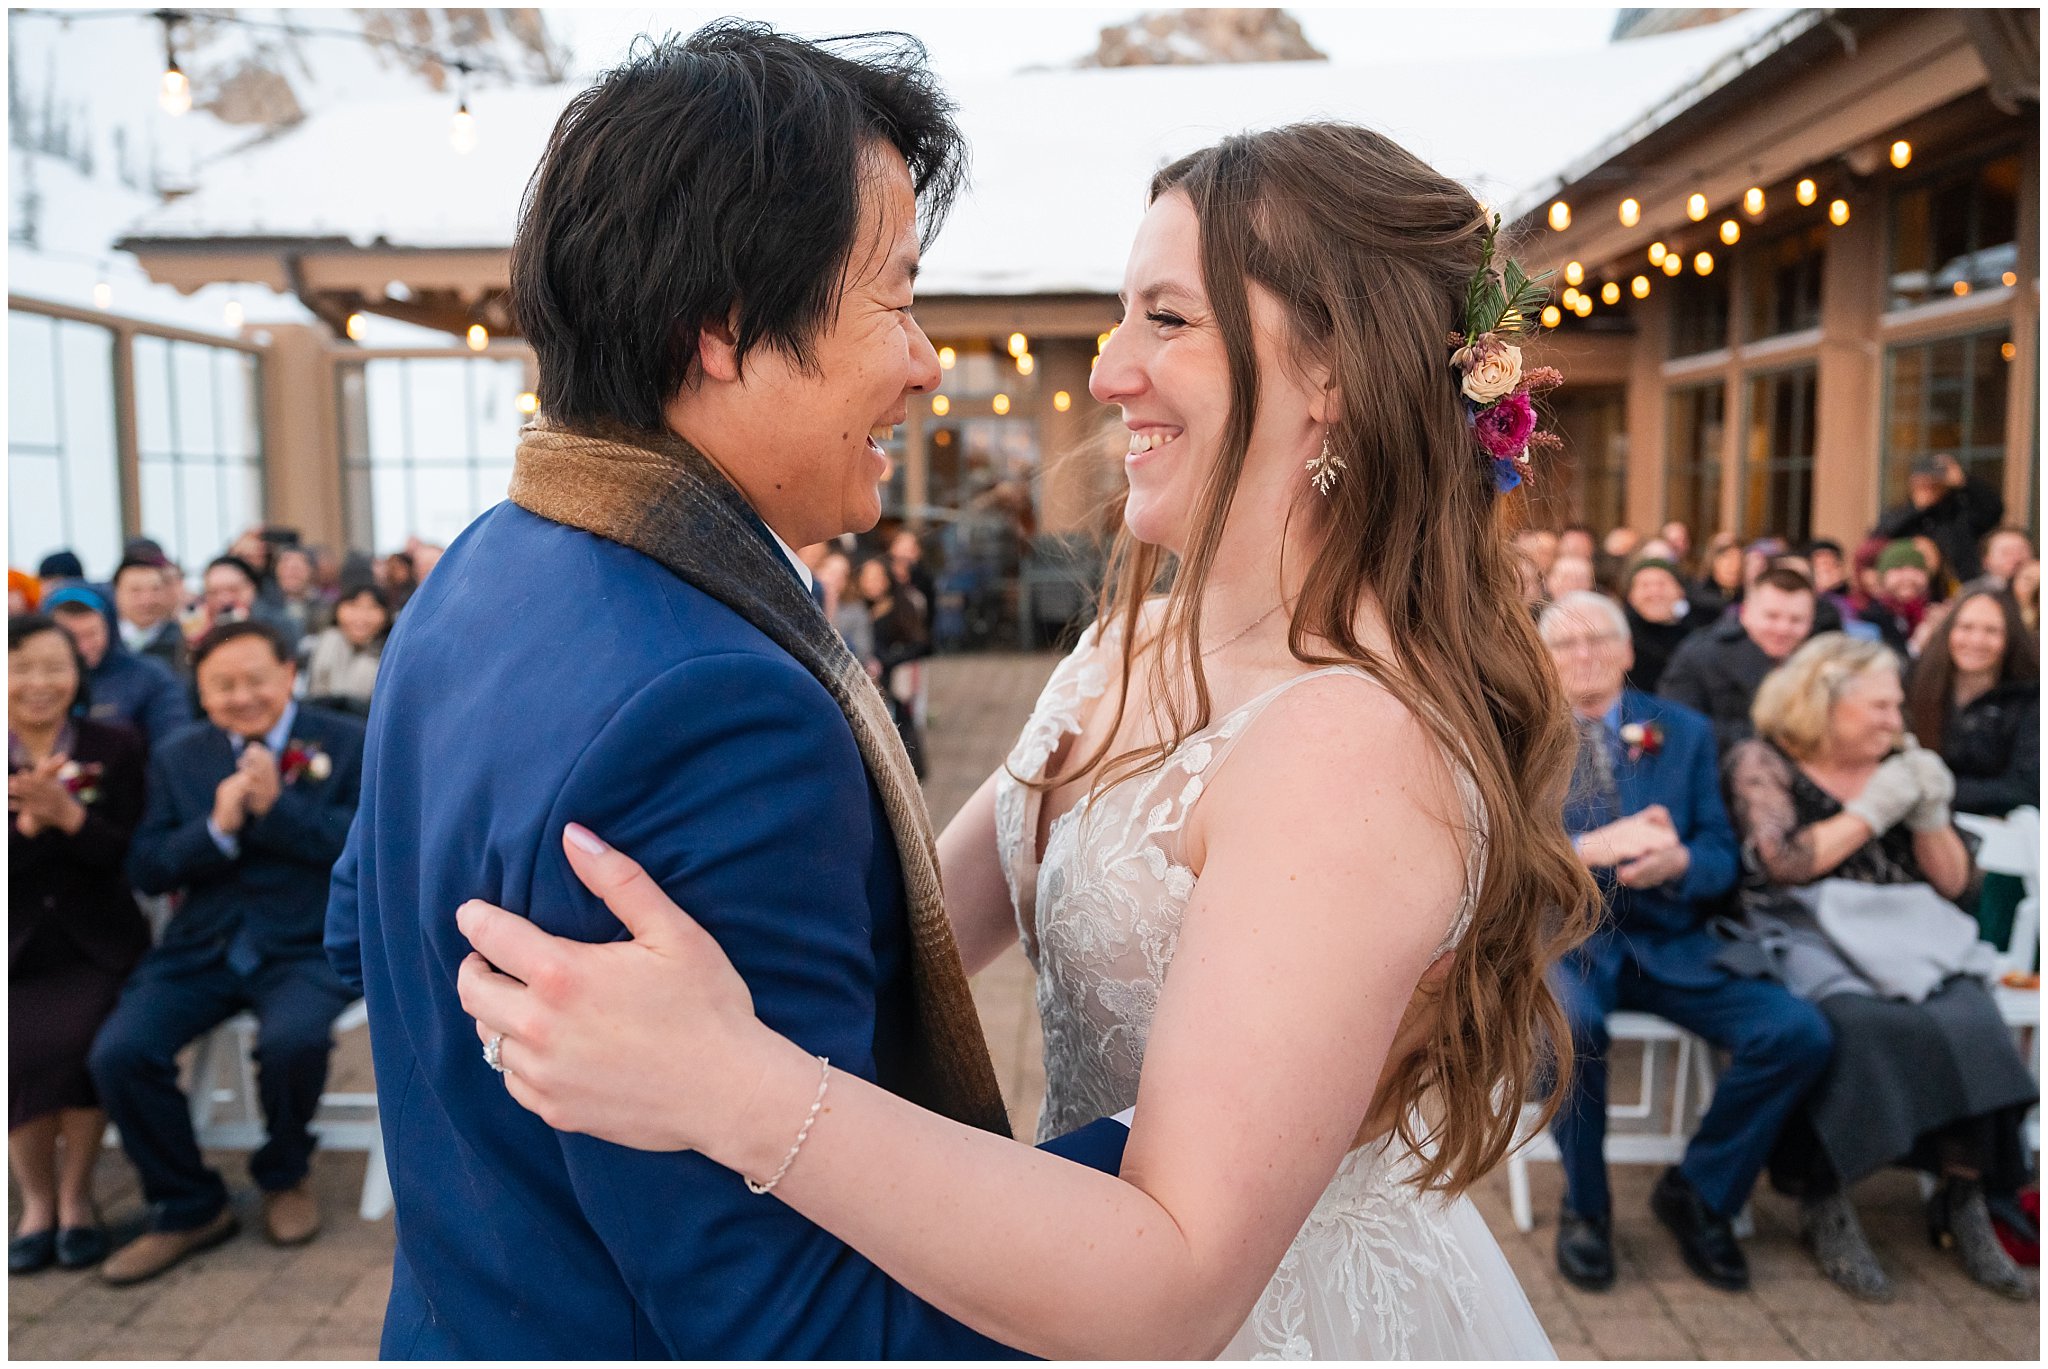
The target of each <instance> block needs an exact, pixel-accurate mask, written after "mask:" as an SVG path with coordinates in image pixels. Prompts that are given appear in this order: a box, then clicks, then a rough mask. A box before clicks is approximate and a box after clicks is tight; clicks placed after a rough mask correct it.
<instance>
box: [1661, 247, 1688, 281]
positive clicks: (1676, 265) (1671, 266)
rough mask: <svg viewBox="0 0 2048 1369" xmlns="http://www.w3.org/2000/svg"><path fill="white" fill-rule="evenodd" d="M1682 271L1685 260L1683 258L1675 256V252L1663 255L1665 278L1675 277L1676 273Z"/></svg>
mask: <svg viewBox="0 0 2048 1369" xmlns="http://www.w3.org/2000/svg"><path fill="white" fill-rule="evenodd" d="M1684 269H1685V258H1684V257H1681V256H1679V255H1678V254H1677V253H1676V252H1670V253H1666V254H1665V257H1664V274H1665V275H1667V276H1675V275H1677V274H1678V273H1679V272H1680V271H1683V270H1684Z"/></svg>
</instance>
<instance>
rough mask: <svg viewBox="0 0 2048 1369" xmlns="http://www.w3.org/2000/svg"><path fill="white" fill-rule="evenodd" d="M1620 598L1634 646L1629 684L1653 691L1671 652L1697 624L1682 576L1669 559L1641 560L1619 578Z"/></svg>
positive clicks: (1649, 691)
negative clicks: (1620, 585)
mask: <svg viewBox="0 0 2048 1369" xmlns="http://www.w3.org/2000/svg"><path fill="white" fill-rule="evenodd" d="M1622 598H1623V601H1624V604H1623V606H1624V608H1625V609H1626V610H1627V612H1628V635H1629V643H1630V645H1631V646H1632V647H1633V648H1634V659H1633V661H1632V662H1631V663H1630V665H1629V668H1628V683H1629V687H1630V688H1631V689H1639V690H1641V691H1642V692H1643V693H1645V694H1654V693H1656V692H1657V682H1658V681H1659V680H1661V679H1663V677H1664V667H1665V666H1666V665H1667V664H1669V663H1670V661H1671V653H1672V652H1674V651H1676V650H1678V644H1679V643H1680V642H1683V641H1684V640H1685V639H1686V638H1687V637H1689V636H1691V635H1692V634H1693V632H1694V631H1695V630H1696V629H1698V628H1699V627H1700V626H1701V623H1700V620H1699V618H1698V617H1697V616H1696V615H1695V614H1694V613H1693V612H1692V605H1691V604H1689V603H1687V602H1686V598H1685V579H1684V577H1683V576H1681V575H1680V574H1679V572H1678V567H1677V566H1676V565H1675V564H1673V563H1672V562H1670V561H1658V560H1644V561H1638V562H1636V563H1635V564H1634V565H1633V566H1631V567H1629V570H1628V574H1627V576H1626V578H1624V579H1623V581H1622Z"/></svg>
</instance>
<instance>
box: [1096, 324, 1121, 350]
mask: <svg viewBox="0 0 2048 1369" xmlns="http://www.w3.org/2000/svg"><path fill="white" fill-rule="evenodd" d="M1114 332H1116V329H1114V328H1112V329H1110V330H1109V332H1108V333H1097V334H1096V335H1095V350H1096V352H1098V353H1100V352H1101V351H1102V349H1103V348H1105V347H1107V346H1109V338H1110V334H1111V333H1114Z"/></svg>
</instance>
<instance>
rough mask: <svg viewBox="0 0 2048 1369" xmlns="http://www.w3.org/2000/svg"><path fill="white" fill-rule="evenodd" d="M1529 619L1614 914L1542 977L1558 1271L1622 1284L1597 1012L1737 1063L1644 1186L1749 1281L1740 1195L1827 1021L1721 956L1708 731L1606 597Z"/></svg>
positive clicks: (1813, 1068) (1718, 822) (1797, 1093)
mask: <svg viewBox="0 0 2048 1369" xmlns="http://www.w3.org/2000/svg"><path fill="white" fill-rule="evenodd" d="M1538 631H1539V632H1541V634H1542V636H1543V640H1544V643H1545V644H1546V645H1547V646H1548V647H1549V648H1550V653H1551V658H1552V659H1553V660H1554V661H1556V663H1557V673H1558V678H1559V679H1560V681H1562V683H1563V685H1564V690H1565V697H1566V698H1567V699H1569V700H1570V702H1571V706H1572V711H1573V712H1574V713H1575V714H1576V715H1577V718H1578V721H1579V728H1580V737H1581V745H1580V750H1579V759H1578V763H1577V765H1576V766H1575V767H1574V769H1573V775H1572V785H1571V796H1570V798H1569V799H1568V800H1567V802H1566V806H1565V814H1564V820H1565V827H1566V829H1567V830H1568V831H1570V832H1571V833H1572V844H1573V846H1574V847H1575V848H1576V849H1577V850H1578V852H1579V858H1580V859H1581V860H1583V861H1585V863H1586V865H1587V866H1588V867H1589V868H1591V869H1592V871H1593V872H1594V875H1595V877H1596V878H1597V879H1598V880H1599V882H1600V886H1601V890H1602V892H1603V894H1604V896H1605V902H1606V916H1605V917H1604V918H1603V919H1602V920H1601V924H1600V928H1599V930H1598V931H1596V932H1595V933H1594V934H1593V935H1592V937H1590V938H1589V939H1588V940H1587V941H1586V942H1584V943H1583V944H1582V945H1580V946H1579V947H1578V948H1577V949H1576V950H1574V951H1572V952H1571V953H1569V954H1568V955H1566V956H1565V957H1564V959H1563V960H1562V961H1560V962H1559V963H1558V965H1557V967H1556V969H1555V970H1554V971H1553V975H1552V983H1553V984H1554V985H1555V987H1556V989H1557V993H1558V999H1559V1002H1560V1003H1561V1004H1562V1005H1563V1007H1564V1010H1565V1014H1566V1016H1567V1017H1568V1018H1569V1019H1570V1020H1571V1024H1572V1046H1573V1057H1574V1062H1575V1065H1574V1069H1573V1071H1572V1079H1571V1085H1570V1095H1569V1097H1568V1098H1567V1099H1566V1100H1565V1102H1564V1104H1563V1106H1562V1107H1560V1108H1559V1110H1558V1113H1557V1116H1556V1119H1555V1120H1554V1121H1553V1123H1552V1130H1553V1132H1554V1133H1555V1135H1556V1137H1557V1145H1558V1149H1559V1151H1560V1152H1562V1154H1563V1158H1564V1172H1565V1201H1564V1212H1563V1214H1562V1215H1561V1217H1560V1218H1559V1221H1558V1232H1557V1267H1558V1270H1559V1272H1560V1273H1562V1274H1563V1275H1564V1276H1565V1278H1566V1279H1567V1280H1569V1281H1570V1282H1571V1283H1573V1284H1576V1285H1577V1286H1579V1287H1581V1288H1591V1289H1600V1288H1606V1287H1608V1286H1609V1285H1610V1284H1612V1283H1613V1282H1614V1244H1613V1237H1612V1233H1611V1227H1610V1204H1609V1199H1608V1191H1607V1163H1606V1160H1605V1158H1604V1156H1603V1154H1602V1150H1603V1146H1604V1142H1605V1139H1606V1131H1607V1048H1608V1044H1609V1043H1608V1037H1607V1018H1608V1015H1609V1014H1611V1013H1613V1012H1616V1011H1617V1010H1630V1011H1638V1012H1650V1013H1655V1014H1656V1015H1657V1016H1659V1017H1662V1018H1666V1019H1668V1020H1669V1021H1671V1022H1674V1023H1676V1024H1677V1025H1678V1026H1680V1027H1683V1028H1684V1029H1685V1030H1687V1031H1690V1032H1693V1033H1695V1034H1697V1035H1699V1036H1702V1037H1704V1038H1705V1039H1706V1040H1707V1041H1709V1042H1710V1043H1712V1044H1713V1045H1714V1046H1715V1047H1717V1048H1718V1049H1721V1050H1725V1051H1728V1052H1729V1053H1730V1054H1731V1055H1732V1056H1733V1060H1732V1062H1731V1063H1730V1064H1729V1066H1728V1068H1727V1070H1726V1071H1725V1072H1724V1073H1723V1074H1722V1075H1721V1079H1720V1082H1719V1083H1718V1084H1716V1085H1715V1087H1714V1100H1713V1104H1712V1106H1710V1107H1709V1108H1708V1109H1707V1114H1706V1116H1705V1117H1703V1118H1702V1119H1701V1120H1700V1125H1699V1130H1698V1131H1697V1132H1696V1133H1695V1134H1694V1135H1693V1138H1692V1140H1691V1142H1690V1143H1689V1144H1688V1145H1687V1146H1686V1150H1685V1158H1684V1159H1682V1160H1681V1161H1680V1162H1679V1163H1678V1164H1677V1165H1676V1166H1675V1167H1673V1168H1671V1169H1668V1170H1666V1171H1665V1173H1664V1176H1663V1177H1662V1178H1661V1179H1660V1180H1659V1181H1658V1183H1657V1187H1656V1190H1655V1191H1654V1192H1653V1193H1652V1194H1651V1196H1650V1206H1651V1208H1652V1210H1653V1211H1655V1213H1656V1214H1657V1216H1658V1218H1659V1219H1660V1220H1662V1221H1663V1223H1664V1224H1665V1225H1666V1226H1667V1227H1669V1228H1670V1229H1671V1231H1672V1233H1673V1234H1674V1235H1675V1236H1676V1237H1677V1238H1678V1245H1679V1249H1680V1251H1681V1252H1682V1253H1683V1255H1684V1257H1685V1262H1686V1264H1687V1266H1688V1267H1690V1268H1691V1269H1692V1271H1693V1272H1694V1273H1695V1274H1697V1275H1698V1276H1699V1277H1700V1278H1702V1279H1704V1280H1705V1281H1706V1282H1708V1283H1710V1284H1712V1285H1714V1286H1715V1287H1717V1288H1725V1289H1741V1288H1746V1287H1748V1286H1749V1264H1748V1261H1747V1260H1745V1259H1744V1258H1743V1254H1742V1249H1741V1247H1740V1246H1738V1245H1737V1244H1736V1243H1735V1236H1734V1232H1733V1231H1732V1230H1731V1228H1730V1219H1731V1218H1733V1217H1734V1216H1735V1214H1736V1213H1738V1212H1740V1211H1741V1210H1742V1207H1743V1204H1744V1203H1746V1202H1748V1201H1749V1191H1750V1188H1751V1187H1752V1186H1753V1185H1754V1184H1755V1183H1756V1177H1757V1175H1758V1174H1759V1173H1761V1172H1762V1171H1763V1167H1764V1162H1765V1160H1766V1159H1767V1158H1768V1157H1769V1155H1770V1152H1771V1147H1772V1145H1773V1144H1774V1143H1775V1142H1776V1141H1777V1139H1778V1130H1779V1128H1780V1127H1781V1126H1782V1125H1783V1123H1784V1121H1785V1118H1786V1117H1787V1116H1788V1115H1789V1114H1790V1113H1791V1111H1792V1109H1793V1108H1794V1107H1795V1106H1796V1105H1797V1104H1798V1102H1799V1100H1800V1098H1801V1096H1802V1095H1804V1094H1805V1092H1806V1090H1807V1088H1808V1087H1809V1086H1810V1085H1811V1084H1812V1083H1813V1081H1814V1080H1815V1079H1816V1078H1818V1077H1819V1075H1820V1072H1821V1070H1822V1068H1823V1067H1824V1066H1826V1064H1827V1060H1828V1049H1829V1040H1828V1026H1827V1022H1826V1021H1825V1020H1824V1019H1823V1018H1822V1017H1821V1015H1820V1013H1819V1012H1817V1011H1816V1010H1815V1009H1814V1008H1813V1007H1812V1006H1811V1005H1809V1004H1805V1003H1801V1002H1800V1001H1799V1000H1798V999H1796V998H1794V997H1792V995H1791V994H1789V993H1787V992H1786V991H1785V990H1784V989H1783V988H1782V987H1780V986H1779V985H1776V984H1772V983H1769V982H1767V981H1761V980H1754V979H1743V978H1740V977H1738V976H1736V975H1734V974H1732V973H1730V972H1729V971H1727V970H1725V969H1723V968H1721V967H1720V966H1719V965H1718V964H1717V963H1716V957H1717V955H1718V954H1719V951H1720V946H1721V943H1720V942H1719V941H1717V940H1716V939H1715V938H1714V937H1713V936H1712V935H1711V934H1709V933H1708V931H1707V930H1706V927H1705V923H1706V920H1707V915H1708V914H1707V908H1708V905H1709V903H1710V902H1711V901H1712V900H1715V899H1718V898H1719V897H1720V896H1721V895H1723V894H1725V893H1727V892H1728V890H1729V889H1730V888H1732V887H1733V886H1734V883H1735V874H1736V868H1735V864H1736V861H1735V834H1734V833H1733V832H1732V831H1731V830H1730V829H1729V826H1728V815H1727V812H1726V811H1725V810H1724V809H1723V808H1722V806H1721V785H1720V767H1719V764H1718V758H1717V757H1716V754H1715V751H1714V730H1713V728H1712V727H1711V726H1709V725H1708V723H1707V720H1706V719H1705V718H1703V717H1701V716H1700V715H1699V714H1697V713H1695V712H1693V711H1692V710H1691V709H1688V708H1684V707H1681V706H1679V705H1677V704H1673V703H1667V702H1665V701H1663V700H1661V699H1655V698H1652V697H1651V696H1649V695H1647V694H1644V693H1642V692H1641V691H1640V690H1635V689H1630V688H1628V687H1627V686H1626V684H1625V683H1624V680H1625V676H1626V672H1627V670H1628V666H1629V657H1630V649H1629V634H1628V625H1627V623H1626V621H1625V620H1624V619H1623V617H1622V611H1621V610H1620V609H1619V608H1617V607H1616V606H1615V604H1614V602H1613V601H1612V600H1610V599H1607V598H1605V597H1603V596H1601V595H1598V594H1571V595H1567V596H1566V597H1565V598H1563V599H1560V600H1559V601H1558V602H1556V603H1554V604H1552V605H1551V606H1550V607H1549V608H1548V609H1546V610H1544V613H1543V619H1542V622H1541V623H1540V624H1538Z"/></svg>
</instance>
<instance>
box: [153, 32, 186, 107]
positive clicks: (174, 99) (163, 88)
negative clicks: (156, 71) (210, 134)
mask: <svg viewBox="0 0 2048 1369" xmlns="http://www.w3.org/2000/svg"><path fill="white" fill-rule="evenodd" d="M157 18H159V19H161V20H162V21H163V26H164V77H163V80H162V82H161V83H159V84H158V86H157V91H156V102H157V103H158V104H159V105H162V106H163V110H164V113H166V114H169V115H172V116H174V117H175V116H177V115H180V114H188V113H190V112H191V110H192V78H191V77H189V76H187V75H186V74H185V71H184V69H183V68H182V67H180V66H179V65H178V45H177V41H176V39H175V37H174V36H173V35H174V33H175V30H174V29H173V28H172V25H174V24H176V23H177V21H178V16H177V15H175V14H172V13H170V12H168V11H165V12H163V13H161V14H159V15H157Z"/></svg>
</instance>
